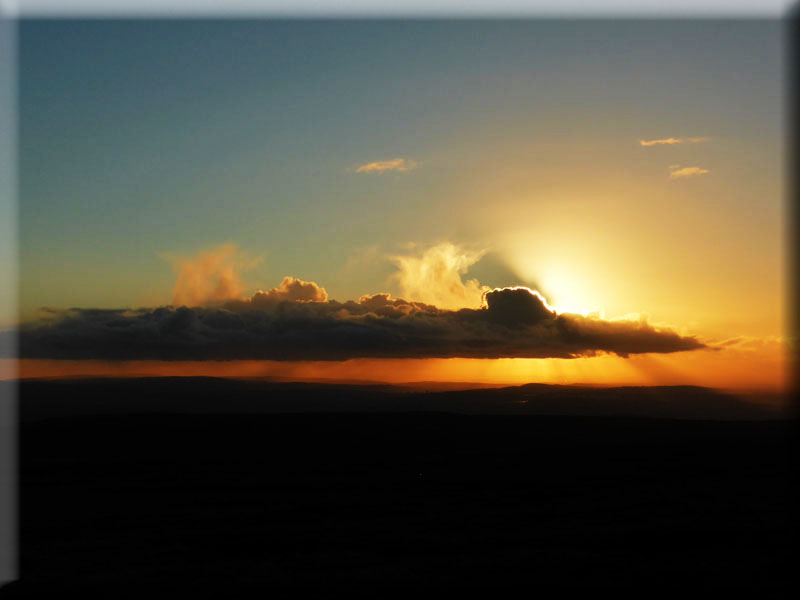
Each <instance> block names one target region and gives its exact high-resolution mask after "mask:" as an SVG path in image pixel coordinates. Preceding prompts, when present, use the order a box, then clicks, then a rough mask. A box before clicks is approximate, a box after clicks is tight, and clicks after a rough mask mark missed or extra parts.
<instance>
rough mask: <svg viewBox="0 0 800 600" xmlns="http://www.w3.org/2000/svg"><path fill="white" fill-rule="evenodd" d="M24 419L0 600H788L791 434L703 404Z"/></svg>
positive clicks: (482, 393) (204, 399)
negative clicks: (579, 596)
mask: <svg viewBox="0 0 800 600" xmlns="http://www.w3.org/2000/svg"><path fill="white" fill-rule="evenodd" d="M647 403H649V404H647ZM725 407H727V408H725ZM548 412H549V413H560V414H550V415H548V414H541V413H548ZM725 415H727V416H728V417H731V416H732V417H733V420H731V419H730V418H729V419H728V420H720V419H721V418H722V417H723V416H725ZM20 417H21V429H20V473H19V476H20V485H21V490H20V502H21V525H20V534H21V564H20V566H21V576H22V577H21V579H20V580H19V581H17V582H15V583H13V584H10V585H9V586H7V587H6V588H5V589H4V590H3V591H2V593H4V594H5V595H7V597H55V596H53V595H52V593H53V592H54V591H67V590H79V591H83V592H86V591H88V590H98V591H102V592H103V593H105V594H106V597H109V598H111V597H139V598H146V597H149V595H150V594H151V593H156V592H172V593H174V594H178V593H180V597H184V596H186V597H191V595H198V594H208V593H214V594H217V595H219V597H239V596H238V595H237V594H238V593H240V592H243V591H244V590H251V589H256V590H263V591H270V590H276V589H287V588H288V589H289V590H290V591H293V592H300V591H304V590H318V591H321V592H330V591H333V590H340V591H342V590H343V591H352V590H360V591H368V592H371V593H373V594H375V595H379V596H380V595H384V594H385V593H387V592H389V591H392V590H393V589H395V588H398V587H407V586H411V587H414V588H416V589H418V590H420V591H423V590H425V589H428V588H430V587H440V588H447V589H453V588H464V587H470V586H490V587H491V588H492V589H494V590H499V589H502V588H505V587H510V586H512V585H518V584H522V585H523V586H525V587H524V589H526V590H529V591H532V592H533V591H542V590H545V589H546V590H551V589H553V588H554V587H555V588H562V589H563V588H574V587H584V588H596V587H607V586H615V587H616V586H627V587H631V588H635V589H636V590H637V591H638V592H639V593H642V594H644V597H647V596H648V595H650V593H651V592H657V591H660V590H666V589H671V590H678V591H680V595H681V597H687V596H689V597H692V596H695V595H700V593H701V592H702V591H703V590H706V589H708V588H731V589H736V590H738V591H741V590H757V591H758V593H759V594H760V595H759V596H758V597H764V595H765V592H767V591H768V590H771V591H772V592H775V593H772V592H770V594H768V595H769V596H771V597H774V596H781V595H782V591H787V590H788V589H789V587H790V582H791V580H792V579H793V574H792V570H793V568H794V566H793V565H791V564H790V561H789V558H788V551H789V548H790V544H793V541H794V540H793V532H792V531H791V529H790V518H789V513H790V510H793V507H791V506H790V502H789V485H790V483H791V480H792V478H793V477H794V475H793V473H792V472H791V467H792V466H793V465H791V464H790V462H789V454H788V452H789V449H788V445H789V440H788V435H789V429H790V427H791V425H790V422H789V421H787V420H785V419H784V420H781V419H778V418H775V417H776V414H775V413H773V412H771V411H769V410H768V409H763V408H758V407H750V406H747V405H741V406H740V405H738V404H736V401H735V400H733V399H731V398H726V397H723V396H719V395H714V394H710V392H707V391H705V390H699V389H697V388H662V389H659V390H638V391H637V390H630V389H629V390H616V391H615V390H610V391H609V390H604V391H597V390H594V391H592V390H587V389H578V388H575V389H570V388H555V387H549V386H530V387H523V388H515V389H514V390H512V391H508V390H478V391H474V392H467V391H461V392H458V391H455V392H438V393H433V394H427V393H422V392H420V391H419V390H409V389H405V390H399V389H395V388H388V387H381V386H372V387H364V386H335V385H291V384H282V383H270V382H257V381H244V382H242V381H239V382H237V381H223V380H210V379H208V380H206V379H188V378H187V379H156V380H153V379H149V380H129V381H120V380H105V381H104V380H75V381H53V382H46V381H39V382H23V383H22V384H21V400H20ZM737 419H738V420H737ZM792 547H793V546H792ZM231 594H233V595H231ZM704 595H706V594H704ZM176 597H177V596H176Z"/></svg>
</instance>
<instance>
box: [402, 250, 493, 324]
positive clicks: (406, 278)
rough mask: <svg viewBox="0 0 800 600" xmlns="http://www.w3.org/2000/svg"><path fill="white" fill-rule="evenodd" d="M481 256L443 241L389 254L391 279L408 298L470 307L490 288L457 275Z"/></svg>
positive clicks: (446, 305) (479, 303)
mask: <svg viewBox="0 0 800 600" xmlns="http://www.w3.org/2000/svg"><path fill="white" fill-rule="evenodd" d="M483 255H484V252H473V251H470V250H466V249H464V248H460V247H459V246H456V245H454V244H451V243H449V242H443V243H441V244H438V245H436V246H433V247H430V248H427V249H426V250H424V251H423V252H420V253H416V254H409V255H405V256H392V257H391V260H392V262H394V264H395V265H396V266H397V269H398V271H397V273H395V275H394V279H395V280H396V281H397V283H398V284H399V287H400V291H401V293H402V294H403V296H404V297H405V298H407V299H408V300H412V301H416V302H425V303H427V304H435V305H436V306H438V307H440V308H447V309H453V310H455V309H459V308H474V307H477V306H480V305H481V303H482V302H483V295H484V293H486V292H488V291H489V289H490V288H488V287H487V286H485V285H481V284H480V283H479V282H478V280H477V279H468V280H467V281H464V280H463V279H462V277H461V276H462V275H463V274H464V273H466V272H467V269H469V267H470V266H471V265H473V264H475V263H476V262H478V261H479V260H480V259H481V257H482V256H483Z"/></svg>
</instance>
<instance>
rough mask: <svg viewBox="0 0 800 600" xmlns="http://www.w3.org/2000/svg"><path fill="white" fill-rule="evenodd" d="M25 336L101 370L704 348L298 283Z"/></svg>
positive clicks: (41, 353) (551, 319)
mask: <svg viewBox="0 0 800 600" xmlns="http://www.w3.org/2000/svg"><path fill="white" fill-rule="evenodd" d="M6 335H8V334H6ZM19 336H20V339H19V341H20V346H19V347H20V358H48V359H103V360H151V359H152V360H236V359H254V360H257V359H264V360H285V361H290V360H346V359H354V358H455V357H462V358H547V357H557V358H575V357H582V356H593V355H596V354H598V353H612V354H616V355H619V356H628V355H631V354H640V353H650V352H658V353H668V352H680V351H686V350H695V349H698V348H703V347H704V344H703V343H701V342H700V341H699V340H697V339H696V338H694V337H684V336H680V335H678V334H677V333H675V332H674V331H671V330H669V329H663V328H656V327H653V326H651V325H649V324H648V323H646V322H644V321H606V320H602V319H599V318H593V317H583V316H580V315H573V314H567V313H561V314H558V313H556V312H555V311H554V310H552V309H551V308H550V307H549V306H548V305H547V303H546V302H545V301H544V299H543V298H542V297H541V296H540V295H539V294H538V293H536V292H533V291H531V290H529V289H527V288H522V287H517V288H498V289H494V290H490V291H488V292H486V293H485V294H484V302H483V305H482V306H479V307H476V308H462V309H460V310H447V309H443V308H439V307H437V306H434V305H431V304H425V303H422V302H410V301H407V300H403V299H400V298H391V297H390V296H389V294H374V295H369V296H363V297H362V298H360V299H359V300H358V301H357V302H356V301H347V302H337V301H335V300H330V299H328V296H327V293H326V292H325V290H324V289H323V288H321V287H320V286H318V285H317V284H315V283H313V282H306V281H302V280H300V279H295V278H292V277H286V278H284V280H283V282H282V283H281V285H280V286H279V287H278V288H274V289H272V290H269V291H267V292H257V293H256V294H254V295H253V296H252V297H250V298H247V299H241V300H229V301H227V302H225V303H224V304H222V305H219V306H205V307H193V308H189V307H187V306H181V307H178V308H176V307H172V306H164V307H160V308H155V309H138V310H101V309H70V310H64V311H50V312H49V314H48V317H47V318H46V319H44V320H40V321H38V322H35V323H30V324H27V325H25V326H23V327H22V328H21V330H20V331H19ZM0 347H2V346H0Z"/></svg>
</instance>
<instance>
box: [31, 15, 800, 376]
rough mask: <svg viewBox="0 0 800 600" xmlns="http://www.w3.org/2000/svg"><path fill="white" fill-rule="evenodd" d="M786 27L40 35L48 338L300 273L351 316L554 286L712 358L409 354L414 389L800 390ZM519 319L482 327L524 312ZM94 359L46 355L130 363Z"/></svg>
mask: <svg viewBox="0 0 800 600" xmlns="http://www.w3.org/2000/svg"><path fill="white" fill-rule="evenodd" d="M782 27H783V26H782V24H781V23H780V22H779V21H777V20H727V21H724V20H720V21H717V20H695V21H675V20H661V21H644V20H603V21H580V20H515V21H503V20H493V21H480V20H474V21H470V20H461V21H454V20H450V21H448V20H439V21H375V20H363V21H344V20H339V21H312V20H306V21H291V20H249V21H244V20H206V21H185V20H164V21H154V20H127V21H124V20H123V21H102V20H92V21H69V20H59V21H45V20H42V21H23V22H21V24H20V28H19V76H20V89H19V92H20V94H19V197H20V205H19V218H20V230H19V243H20V263H19V273H20V301H19V304H20V313H21V320H22V321H23V322H31V321H35V320H37V319H41V318H42V315H43V313H42V311H41V309H42V307H47V308H48V309H50V312H48V313H44V314H45V315H48V314H49V315H54V314H56V315H59V314H60V315H62V316H63V314H66V313H63V312H62V313H59V312H58V311H64V310H65V309H71V308H79V309H81V310H83V311H86V310H87V309H116V310H118V313H115V315H116V316H115V318H117V317H120V316H122V317H125V318H132V319H133V318H136V319H139V318H144V317H142V315H143V314H145V315H146V314H150V313H147V311H148V310H154V309H156V307H159V306H166V305H175V306H180V305H183V304H185V305H188V306H190V307H201V306H205V307H208V306H210V305H211V304H214V303H216V304H217V305H219V304H220V303H224V302H228V303H230V302H238V301H241V300H242V299H253V300H252V301H253V302H255V300H254V298H255V296H254V294H255V293H256V292H257V291H258V290H267V292H266V293H265V296H264V297H266V296H268V295H269V294H270V293H271V292H269V290H273V291H275V292H276V293H279V292H281V293H283V292H286V291H287V290H288V289H289V288H286V287H282V283H281V282H284V281H285V280H284V278H285V277H291V278H295V279H299V280H301V281H302V282H314V284H315V286H316V288H319V289H324V293H325V297H324V301H328V300H335V301H337V302H340V303H346V302H347V301H348V300H351V301H355V302H358V300H359V298H361V297H362V296H365V295H374V294H378V293H389V294H391V298H403V299H405V300H407V301H411V302H418V303H426V304H427V305H435V306H436V307H438V308H439V309H440V310H457V309H475V310H477V309H480V308H481V306H483V308H484V309H486V306H485V304H483V305H482V302H484V293H485V292H486V291H487V290H489V289H492V288H495V287H504V286H527V287H528V288H530V289H532V290H537V291H538V292H540V294H541V298H542V299H543V302H544V303H545V304H544V306H546V307H547V308H548V309H552V310H553V311H554V314H556V313H572V314H576V315H578V316H580V318H581V319H583V321H576V320H574V319H573V320H572V321H570V322H571V323H573V324H574V323H581V324H582V325H581V326H587V327H588V326H589V325H591V326H592V327H594V326H595V325H597V323H605V324H607V323H618V322H620V321H619V320H620V319H622V318H624V319H626V321H625V322H626V323H639V324H643V323H644V324H645V325H646V326H644V328H645V329H647V328H649V329H648V332H649V331H650V329H651V330H652V332H658V331H662V330H669V331H670V332H673V333H674V335H676V336H678V337H681V338H684V339H689V338H691V339H693V340H696V341H697V342H698V343H699V344H700V345H701V346H703V348H702V349H699V350H691V349H689V350H673V349H670V350H669V351H668V353H662V352H661V351H658V352H655V353H651V352H646V353H641V354H639V353H638V351H636V352H634V354H636V356H634V355H633V354H632V355H629V356H627V357H624V356H621V355H618V354H608V353H607V352H609V350H608V348H619V346H615V345H614V344H615V343H616V342H614V344H612V343H611V342H608V343H609V344H611V345H610V346H608V345H607V346H603V345H602V344H599V345H598V344H595V346H592V347H591V348H589V346H591V344H589V345H588V346H587V344H586V343H585V342H586V339H583V340H582V342H581V343H582V344H583V346H581V348H582V349H581V350H580V352H582V353H584V354H581V356H580V358H570V359H564V358H558V357H556V356H553V355H552V354H553V353H552V352H551V353H550V355H548V356H547V357H542V358H532V357H531V356H529V354H530V353H531V352H533V351H532V350H530V349H528V350H526V351H525V352H528V354H527V355H525V357H524V358H516V359H511V358H497V357H496V356H495V355H492V356H491V357H488V356H487V357H485V358H483V359H476V358H474V357H472V355H469V356H470V358H464V357H465V356H466V354H465V353H464V352H463V351H459V352H457V353H456V354H458V356H459V357H460V358H456V359H454V360H455V361H456V362H453V361H452V360H451V361H450V362H447V361H445V362H442V360H441V358H430V357H429V356H428V354H426V353H425V352H428V350H426V351H425V352H423V353H422V354H420V353H419V352H417V351H416V350H415V351H414V352H411V354H409V355H403V356H400V357H399V359H409V360H410V361H411V362H406V363H402V361H401V363H389V362H386V363H383V367H382V368H383V369H384V370H386V371H387V372H389V373H391V375H386V376H385V378H387V379H392V380H402V379H403V378H409V377H410V378H414V377H424V378H433V379H435V378H437V377H440V378H446V379H453V378H454V377H455V378H461V379H464V378H470V377H472V378H475V380H478V379H484V380H489V379H492V380H498V381H500V380H508V381H514V382H516V381H520V380H528V379H530V378H534V379H537V380H543V381H569V382H572V381H589V380H591V381H602V382H604V383H613V382H615V381H620V382H623V381H624V382H634V383H636V382H640V383H641V382H646V383H663V382H692V383H700V384H702V383H707V384H709V385H717V386H722V387H724V386H725V385H726V381H729V382H730V383H731V385H734V386H736V385H739V386H746V387H747V386H749V387H753V386H755V387H758V386H766V387H775V386H780V385H782V382H783V381H784V377H785V375H784V362H785V360H784V356H783V353H784V351H785V345H786V334H785V331H784V330H785V322H784V321H785V317H786V307H785V301H786V298H785V288H786V285H785V281H784V279H785V257H784V252H785V237H786V231H785V225H784V219H783V215H784V211H785V207H784V192H785V190H784V188H785V181H784V146H785V139H784V135H785V134H784V131H785V129H784V120H785V118H784V114H783V113H784V105H783V104H784V103H783V100H784V86H783V79H784V64H783V50H784V48H783V33H782ZM314 293H316V292H314ZM276 297H277V296H276ZM510 297H511V296H509V298H510ZM286 298H289V296H286ZM497 298H500V296H498V297H497ZM536 298H539V296H536ZM289 299H290V300H291V301H292V302H295V301H299V302H302V303H306V302H309V301H310V300H319V298H316V296H315V297H314V298H299V299H298V298H295V297H291V298H289ZM248 301H250V300H248ZM331 306H332V305H331ZM497 306H499V304H498V305H497ZM303 308H304V309H305V308H308V307H307V306H306V305H305V304H303ZM489 308H491V307H489ZM126 309H141V310H144V311H145V312H144V313H142V312H138V313H136V312H135V311H134V312H128V313H126V312H124V311H125V310H126ZM228 309H230V305H228V308H227V309H226V310H228ZM203 310H205V309H203ZM208 310H211V309H208ZM269 310H272V309H271V308H270V309H269ZM347 310H349V311H350V312H349V313H348V314H349V315H355V314H356V312H354V311H355V309H352V310H351V309H349V308H348V309H347ZM386 310H388V309H386ZM415 310H417V309H415ZM419 310H422V309H419ZM426 310H427V309H426ZM514 310H516V307H515V308H514ZM536 310H538V308H537V309H536ZM198 311H200V309H199V308H197V309H196V311H195V312H196V313H198V314H199V312H198ZM490 312H491V311H486V312H484V313H476V315H477V317H480V318H481V319H483V318H484V317H486V318H487V319H489V320H488V321H487V322H491V323H495V322H500V321H498V320H497V318H495V317H492V318H489V317H487V316H486V315H488V314H489V313H490ZM76 314H78V313H69V318H70V319H72V321H70V322H76V323H77V322H80V323H81V324H83V325H82V326H86V327H89V326H90V325H91V326H92V327H96V326H98V325H97V323H96V322H95V321H91V319H94V316H92V317H91V319H90V317H88V316H87V315H88V313H87V312H81V313H80V314H79V315H78V316H77V317H76ZM361 314H362V313H360V312H359V313H358V315H361ZM464 314H465V315H466V314H467V313H464ZM470 314H471V313H470ZM515 314H516V313H515ZM315 315H316V313H315ZM477 317H476V318H477ZM47 318H53V317H47ZM103 318H105V317H103ZM314 318H321V317H319V315H317V316H315V317H314ZM326 318H327V317H326ZM335 318H336V319H339V318H340V316H336V317H335ZM359 318H360V317H359ZM387 318H388V317H387ZM459 318H460V317H459ZM576 318H577V317H576ZM75 319H77V321H76V320H75ZM448 319H449V317H448ZM587 319H588V320H589V321H591V323H590V322H589V321H586V320H587ZM437 323H440V322H439V321H437ZM453 323H456V321H453V320H452V319H450V320H448V321H447V326H448V327H450V325H452V324H453ZM462 325H463V323H462V322H461V321H458V322H457V323H456V325H455V326H457V327H462ZM464 327H467V328H469V327H472V326H471V325H469V326H464ZM462 329H463V328H462ZM462 329H458V332H457V335H459V336H461V335H462V334H463V335H466V333H464V332H465V331H466V330H462ZM642 330H643V329H642V326H639V329H638V330H637V331H639V332H640V333H641V331H642ZM415 331H416V330H415ZM452 331H453V330H450V329H448V332H450V333H452ZM592 331H594V329H592ZM652 332H651V333H652ZM468 333H469V336H473V334H475V331H474V330H472V329H469V332H468ZM651 333H647V335H651ZM584 334H585V335H588V334H586V332H585V331H584ZM426 335H427V334H426ZM448 335H449V334H448ZM453 335H456V334H455V333H453ZM493 335H494V334H493ZM637 335H638V334H637ZM469 336H467V337H466V338H464V339H470V340H472V342H470V343H478V341H480V343H481V344H485V343H486V338H485V337H480V336H478V337H477V338H474V339H473V337H469ZM512 337H513V336H512ZM348 339H349V338H348ZM415 339H416V338H415ZM420 339H421V338H420ZM425 339H428V338H425ZM437 339H438V338H437ZM458 339H462V338H461V337H459V338H458ZM509 339H510V338H509ZM514 339H516V338H514ZM548 339H549V338H548ZM593 339H594V338H593ZM476 340H477V341H476ZM659 340H661V338H659ZM650 341H652V342H653V343H655V338H653V339H651V340H650ZM562 342H563V340H562V339H561V338H559V344H561V343H562ZM37 343H38V342H37ZM292 343H297V342H292ZM304 343H305V344H309V343H310V342H304ZM331 343H332V344H333V342H331ZM381 343H384V342H381ZM385 343H386V344H389V345H391V343H392V342H388V341H387V342H385ZM437 343H438V342H437ZM603 343H605V338H604V342H603ZM648 343H649V342H648ZM659 343H660V342H659ZM426 344H428V342H426ZM40 346H41V344H40ZM101 346H102V345H101ZM37 347H39V346H37ZM102 347H104V348H108V346H107V345H106V346H102ZM414 347H415V348H417V347H418V346H414ZM425 347H426V348H430V345H427V346H425ZM547 347H548V348H551V347H553V346H552V344H551V345H549V346H547ZM569 347H570V348H575V347H576V346H569ZM648 347H649V346H648ZM537 348H539V346H537ZM559 348H563V346H559ZM626 348H628V347H627V346H626ZM611 351H612V352H613V350H611ZM359 352H362V353H363V352H364V350H363V349H362V350H359ZM371 352H372V351H371ZM381 352H383V354H382V355H381V356H382V357H383V358H386V359H387V360H389V359H388V358H387V357H386V356H384V354H386V352H384V351H383V350H382V351H381ZM536 352H539V350H536ZM585 352H594V353H595V354H596V355H595V354H592V355H591V356H589V355H588V354H585ZM673 352H674V353H673ZM78 354H80V356H78V355H74V356H70V357H64V356H59V357H56V356H54V353H53V352H49V351H45V350H41V351H40V352H39V353H38V354H37V355H36V356H30V357H25V356H23V358H31V359H45V358H46V359H54V358H61V359H65V358H73V359H77V358H80V359H89V358H92V359H99V358H108V357H103V356H95V355H93V356H85V354H86V353H78ZM95 354H101V353H95ZM356 354H358V352H356ZM388 354H391V353H388ZM445 354H447V353H445ZM501 354H502V353H501ZM164 356H166V355H164ZM236 356H237V358H239V359H242V360H244V359H247V358H253V359H255V358H258V359H263V360H272V359H273V358H274V357H272V356H257V357H256V356H252V357H250V356H246V355H241V353H239V354H237V355H236ZM304 356H305V355H304ZM447 356H448V357H451V356H454V355H452V353H451V354H447ZM225 357H226V358H228V355H227V354H226V355H225ZM337 357H338V358H342V359H345V358H351V359H359V360H361V359H363V358H364V357H363V356H361V355H359V356H355V355H354V356H349V355H348V356H346V357H341V356H339V355H337ZM370 357H372V358H375V356H374V352H373V355H371V356H370ZM124 358H125V359H126V360H134V359H145V358H147V359H151V358H153V357H151V356H139V355H135V356H126V357H124ZM162 358H163V356H162ZM169 358H170V360H173V361H174V360H176V359H178V358H183V359H188V358H191V357H189V356H188V355H187V356H180V357H176V356H172V355H169ZM212 358H214V359H215V360H216V359H218V358H219V356H216V355H214V356H213V357H212ZM299 358H303V357H299ZM317 358H318V357H317ZM390 358H391V360H395V361H396V360H398V356H397V355H396V353H395V355H392V356H391V357H390ZM459 360H461V361H462V362H458V361H459ZM481 360H483V362H481ZM493 360H494V361H496V362H491V361H493ZM437 361H438V362H437ZM470 361H472V362H470ZM476 361H477V362H476ZM509 361H511V362H509ZM514 361H518V362H514ZM519 361H521V362H519ZM537 361H538V362H537ZM26 364H27V363H26ZM38 364H39V365H40V366H41V364H44V363H38ZM48 364H50V363H48ZM56 364H60V365H62V366H61V367H60V368H61V369H62V370H63V369H64V368H66V367H64V365H68V364H71V363H68V362H62V363H56ZM83 364H84V365H87V364H88V363H83ZM116 364H117V368H121V367H119V363H116ZM176 364H177V363H174V362H173V363H172V366H170V367H169V368H171V369H174V368H176V367H175V365H176ZM248 364H249V363H248ZM267 364H268V363H263V365H267ZM269 364H271V363H269ZM299 364H300V363H297V364H295V365H294V366H293V367H291V368H295V367H298V365H299ZM354 364H355V366H354ZM398 364H402V365H403V366H397V365H398ZM263 365H262V366H263ZM359 365H360V366H359ZM392 365H393V366H392ZM581 365H582V366H581ZM217 367H218V368H220V369H222V368H223V367H224V368H225V369H230V368H231V365H230V364H227V365H218V366H217ZM74 368H77V367H75V366H74V365H73V366H70V367H69V369H74ZM125 368H126V369H129V368H130V367H125ZM215 368H216V367H215ZM242 368H243V369H245V370H247V369H251V367H245V366H242ZM265 368H266V367H265ZM338 368H339V369H340V372H342V373H344V372H345V371H346V375H347V376H348V377H353V378H358V372H360V371H363V370H365V369H364V368H363V365H361V364H360V363H348V364H347V365H346V366H342V365H339V367H338ZM269 369H272V370H270V373H272V372H273V371H275V372H288V371H289V370H290V367H288V366H287V365H286V364H278V365H277V366H274V365H273V366H270V367H269ZM331 369H332V367H331V364H330V363H325V364H324V365H323V366H319V365H318V367H317V370H316V371H314V369H311V371H309V373H310V372H312V371H313V372H315V373H316V372H324V374H325V375H326V376H327V375H330V374H331V373H330V372H331ZM366 370H369V369H366ZM379 370H380V369H379ZM712 371H713V373H712ZM247 372H248V373H249V372H250V371H249V370H248V371H247ZM487 372H490V375H486V374H485V373H487ZM565 372H566V375H564V373H565ZM398 373H399V374H398ZM482 373H483V374H482ZM631 373H633V375H632V374H631Z"/></svg>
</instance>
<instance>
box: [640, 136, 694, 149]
mask: <svg viewBox="0 0 800 600" xmlns="http://www.w3.org/2000/svg"><path fill="white" fill-rule="evenodd" d="M707 141H708V138H707V137H691V138H673V137H671V138H662V139H659V140H639V144H640V145H642V146H644V147H648V146H662V145H666V146H671V145H672V144H698V143H700V142H707Z"/></svg>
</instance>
